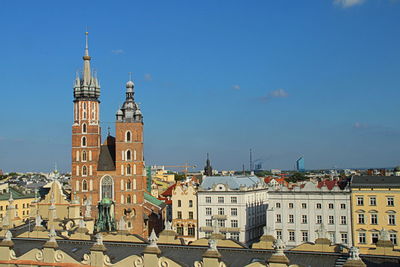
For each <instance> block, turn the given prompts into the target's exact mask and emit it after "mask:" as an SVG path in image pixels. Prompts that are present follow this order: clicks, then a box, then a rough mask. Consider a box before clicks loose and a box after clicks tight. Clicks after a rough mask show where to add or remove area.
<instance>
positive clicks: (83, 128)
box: [82, 123, 87, 133]
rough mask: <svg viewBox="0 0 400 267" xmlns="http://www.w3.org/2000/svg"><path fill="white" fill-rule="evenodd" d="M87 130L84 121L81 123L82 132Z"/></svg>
mask: <svg viewBox="0 0 400 267" xmlns="http://www.w3.org/2000/svg"><path fill="white" fill-rule="evenodd" d="M86 132H87V127H86V123H84V124H82V133H86Z"/></svg>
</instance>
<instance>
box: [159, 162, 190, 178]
mask: <svg viewBox="0 0 400 267" xmlns="http://www.w3.org/2000/svg"><path fill="white" fill-rule="evenodd" d="M161 166H164V167H167V168H182V169H183V172H184V173H185V176H187V173H188V169H189V168H192V169H194V168H196V167H197V166H196V165H189V163H185V165H161Z"/></svg>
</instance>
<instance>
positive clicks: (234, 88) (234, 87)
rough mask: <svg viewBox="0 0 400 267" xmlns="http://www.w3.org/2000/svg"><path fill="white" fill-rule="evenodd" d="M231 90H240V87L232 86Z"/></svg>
mask: <svg viewBox="0 0 400 267" xmlns="http://www.w3.org/2000/svg"><path fill="white" fill-rule="evenodd" d="M232 89H233V90H240V85H238V84H235V85H233V86H232Z"/></svg>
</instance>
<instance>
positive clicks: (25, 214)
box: [0, 210, 29, 218]
mask: <svg viewBox="0 0 400 267" xmlns="http://www.w3.org/2000/svg"><path fill="white" fill-rule="evenodd" d="M28 215H29V210H26V211H25V210H23V211H22V216H28ZM15 216H17V217H18V211H15ZM0 218H3V213H0Z"/></svg>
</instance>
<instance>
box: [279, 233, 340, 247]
mask: <svg viewBox="0 0 400 267" xmlns="http://www.w3.org/2000/svg"><path fill="white" fill-rule="evenodd" d="M288 236H289V241H290V242H296V232H295V231H293V230H289V231H288ZM276 238H277V239H283V238H282V230H276ZM301 239H302V240H301V241H302V242H308V241H309V233H308V231H301ZM329 239H330V240H331V241H332V242H334V243H335V242H336V236H335V232H329ZM340 241H341V242H342V243H343V244H347V242H348V235H347V233H341V234H340Z"/></svg>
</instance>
